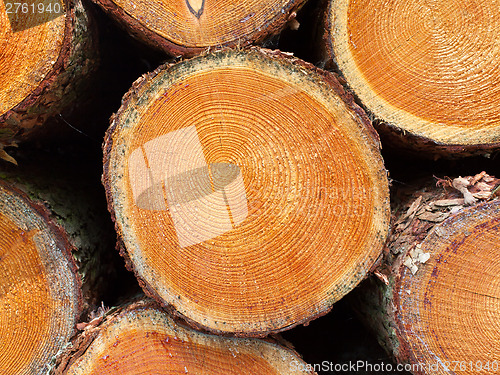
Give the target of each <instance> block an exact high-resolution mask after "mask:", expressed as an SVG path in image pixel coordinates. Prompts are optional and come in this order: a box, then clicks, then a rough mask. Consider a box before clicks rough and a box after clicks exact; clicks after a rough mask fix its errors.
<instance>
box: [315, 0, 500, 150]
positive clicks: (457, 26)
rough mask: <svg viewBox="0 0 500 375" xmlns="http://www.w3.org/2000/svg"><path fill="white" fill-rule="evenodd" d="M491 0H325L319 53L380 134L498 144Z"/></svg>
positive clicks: (495, 7) (476, 146)
mask: <svg viewBox="0 0 500 375" xmlns="http://www.w3.org/2000/svg"><path fill="white" fill-rule="evenodd" d="M499 10H500V8H499V4H498V3H497V2H496V1H487V2H482V3H470V2H466V1H455V2H452V3H450V2H448V1H432V2H428V1H424V0H422V1H376V2H373V1H367V0H363V1H359V0H332V1H329V3H328V9H327V11H326V22H325V29H324V42H325V53H326V58H327V59H329V60H331V61H333V62H334V63H335V66H336V67H337V68H338V69H339V70H340V71H341V72H342V74H343V76H344V77H345V79H346V81H347V83H348V85H349V87H350V88H351V89H352V90H353V92H354V93H355V94H356V95H357V97H358V98H359V100H360V101H361V102H362V103H363V105H364V106H365V108H366V109H367V110H368V111H369V112H370V113H371V114H372V116H373V118H374V119H377V120H378V122H379V125H378V129H379V130H380V131H382V132H383V133H384V134H387V135H388V141H389V142H392V143H396V144H399V146H401V145H403V146H404V147H405V148H408V147H410V148H412V149H416V150H421V151H426V152H428V153H431V154H438V153H439V154H443V155H448V156H450V154H464V155H466V154H471V153H483V154H488V153H490V152H491V150H495V149H496V150H497V149H498V148H499V147H500V118H499V113H498V110H497V107H498V102H499V100H500V96H499V91H498V87H499V85H498V82H499V79H500V78H499V77H500V76H499V75H498V72H497V69H496V64H495V63H494V62H495V61H497V60H498V57H499V55H500V52H499V51H498V48H497V40H498V37H499V34H498V28H497V27H496V26H495V25H496V23H497V21H498V18H497V17H498V14H500V13H499Z"/></svg>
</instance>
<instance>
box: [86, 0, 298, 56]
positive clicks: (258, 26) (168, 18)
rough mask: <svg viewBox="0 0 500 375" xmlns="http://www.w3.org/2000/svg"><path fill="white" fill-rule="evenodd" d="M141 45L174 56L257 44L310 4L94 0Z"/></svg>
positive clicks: (287, 0) (288, 0)
mask: <svg viewBox="0 0 500 375" xmlns="http://www.w3.org/2000/svg"><path fill="white" fill-rule="evenodd" d="M94 1H95V2H96V3H97V4H99V5H100V6H101V7H102V8H103V9H104V10H105V11H106V12H107V13H108V14H109V15H110V16H111V17H112V18H113V19H114V20H115V21H117V22H118V23H120V24H121V25H122V26H123V27H124V28H125V29H126V30H127V31H128V32H129V33H130V34H131V35H133V36H134V37H135V38H137V39H138V40H140V41H141V42H143V43H146V44H149V45H150V46H152V47H154V48H157V49H160V50H163V51H165V52H167V53H168V54H170V55H173V56H179V55H182V56H194V55H196V54H199V53H201V52H203V51H205V50H207V49H214V48H221V47H244V46H248V45H250V44H259V43H262V42H264V41H265V40H267V39H269V38H270V37H272V36H274V35H276V34H278V33H279V32H280V31H281V30H283V28H284V27H285V26H286V25H287V23H289V22H292V21H293V20H294V18H295V17H296V15H297V13H296V12H297V11H298V10H299V9H300V8H301V7H302V6H303V5H304V3H305V2H306V0H285V1H283V0H281V1H277V0H273V1H259V0H253V1H245V2H239V3H233V2H231V1H205V0H167V1H160V2H156V3H154V4H152V3H150V2H141V3H135V2H131V1H116V0H94Z"/></svg>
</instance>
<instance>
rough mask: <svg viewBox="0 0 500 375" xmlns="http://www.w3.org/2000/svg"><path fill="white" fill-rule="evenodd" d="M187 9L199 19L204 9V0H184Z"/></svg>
mask: <svg viewBox="0 0 500 375" xmlns="http://www.w3.org/2000/svg"><path fill="white" fill-rule="evenodd" d="M186 4H187V6H188V9H189V11H190V12H191V13H193V15H194V16H195V17H196V18H198V19H200V17H201V15H202V14H203V11H204V10H205V0H186Z"/></svg>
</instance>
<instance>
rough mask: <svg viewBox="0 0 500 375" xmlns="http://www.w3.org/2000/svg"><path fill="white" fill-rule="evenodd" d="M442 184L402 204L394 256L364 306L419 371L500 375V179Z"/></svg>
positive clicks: (390, 345) (359, 301)
mask: <svg viewBox="0 0 500 375" xmlns="http://www.w3.org/2000/svg"><path fill="white" fill-rule="evenodd" d="M438 182H439V184H440V185H441V186H439V187H436V186H434V187H432V186H427V187H425V188H424V189H422V190H419V191H416V192H415V191H414V192H412V193H411V194H410V195H409V196H406V197H405V199H403V201H400V202H399V204H398V209H397V211H396V212H397V213H396V215H395V222H394V227H393V233H392V234H391V236H390V238H389V241H388V251H389V253H388V254H387V257H386V259H385V261H384V263H383V264H382V265H381V267H380V268H379V269H377V271H375V274H376V275H377V276H378V278H376V277H374V278H372V279H370V280H369V281H368V282H367V283H365V284H364V285H363V287H362V288H361V290H360V291H359V293H358V294H357V298H356V305H357V308H358V310H359V311H360V312H361V314H362V315H363V316H364V319H365V321H366V322H368V324H369V326H371V327H372V328H374V329H375V331H376V333H377V335H378V336H379V340H380V343H381V344H382V345H383V346H384V347H386V349H387V350H388V351H389V352H390V353H391V354H393V355H394V357H395V358H396V360H397V361H398V362H399V363H401V364H403V365H404V367H405V368H406V369H408V370H410V371H411V372H412V373H413V374H449V373H456V374H472V373H474V374H475V373H480V374H492V373H497V372H498V371H499V366H500V363H499V362H498V348H499V337H498V331H497V327H498V323H499V321H500V320H499V318H500V316H499V314H498V312H499V311H500V309H499V304H498V300H499V299H498V293H499V288H498V267H499V264H498V261H497V258H498V253H499V250H500V247H499V243H500V242H499V240H500V230H499V223H500V199H499V194H498V191H499V189H498V186H499V184H500V180H499V179H496V178H494V177H492V176H489V175H488V174H486V173H485V172H482V173H480V174H478V175H476V176H469V177H459V178H456V179H453V180H440V181H438ZM443 186H444V187H445V188H446V189H444V188H443Z"/></svg>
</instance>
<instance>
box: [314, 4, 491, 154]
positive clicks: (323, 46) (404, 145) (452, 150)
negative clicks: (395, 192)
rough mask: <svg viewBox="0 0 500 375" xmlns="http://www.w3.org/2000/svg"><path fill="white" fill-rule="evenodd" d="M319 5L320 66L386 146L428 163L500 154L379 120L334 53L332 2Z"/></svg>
mask: <svg viewBox="0 0 500 375" xmlns="http://www.w3.org/2000/svg"><path fill="white" fill-rule="evenodd" d="M320 3H321V5H320V6H321V7H322V8H323V9H325V10H324V12H323V13H324V14H323V20H319V24H320V25H321V27H322V30H321V31H320V32H319V34H320V35H321V36H320V38H319V42H317V43H318V50H319V51H320V53H319V54H320V57H319V61H318V63H317V64H318V65H320V66H322V67H324V69H327V70H331V71H333V72H335V73H336V74H337V75H338V76H339V77H340V81H341V82H342V85H343V86H344V88H345V89H346V90H347V91H348V92H349V93H350V94H351V95H352V96H353V97H354V98H355V99H354V100H355V101H356V103H357V104H358V105H359V106H361V107H362V108H363V109H364V110H365V111H366V113H367V114H368V116H369V118H370V119H371V120H372V122H373V125H374V127H375V128H376V129H377V131H379V132H380V133H381V138H382V141H383V143H386V144H387V145H390V146H391V147H394V148H395V149H396V150H398V151H399V152H405V153H409V154H413V155H418V156H419V157H425V158H429V159H439V158H446V159H457V158H463V157H468V156H474V155H485V156H488V155H489V154H491V153H492V152H495V151H500V142H496V143H488V144H473V145H465V144H452V143H450V144H447V143H441V142H437V141H435V140H433V139H430V138H427V137H423V136H421V135H418V134H415V133H413V132H411V131H409V130H406V129H402V128H400V127H399V126H398V125H397V124H393V123H390V122H387V121H385V120H384V119H382V118H378V117H377V116H376V115H375V114H374V113H372V112H371V111H370V110H369V108H368V107H367V106H366V105H365V104H364V103H363V101H362V100H361V99H360V98H359V97H358V96H357V94H356V92H355V91H354V90H353V89H352V88H351V87H350V86H349V84H348V83H347V80H346V78H345V77H344V75H343V74H342V71H341V70H340V68H339V65H338V63H337V59H336V56H335V54H334V52H333V45H332V35H331V33H330V31H331V30H332V28H333V23H332V20H331V17H329V16H330V14H331V7H332V4H333V0H320Z"/></svg>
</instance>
